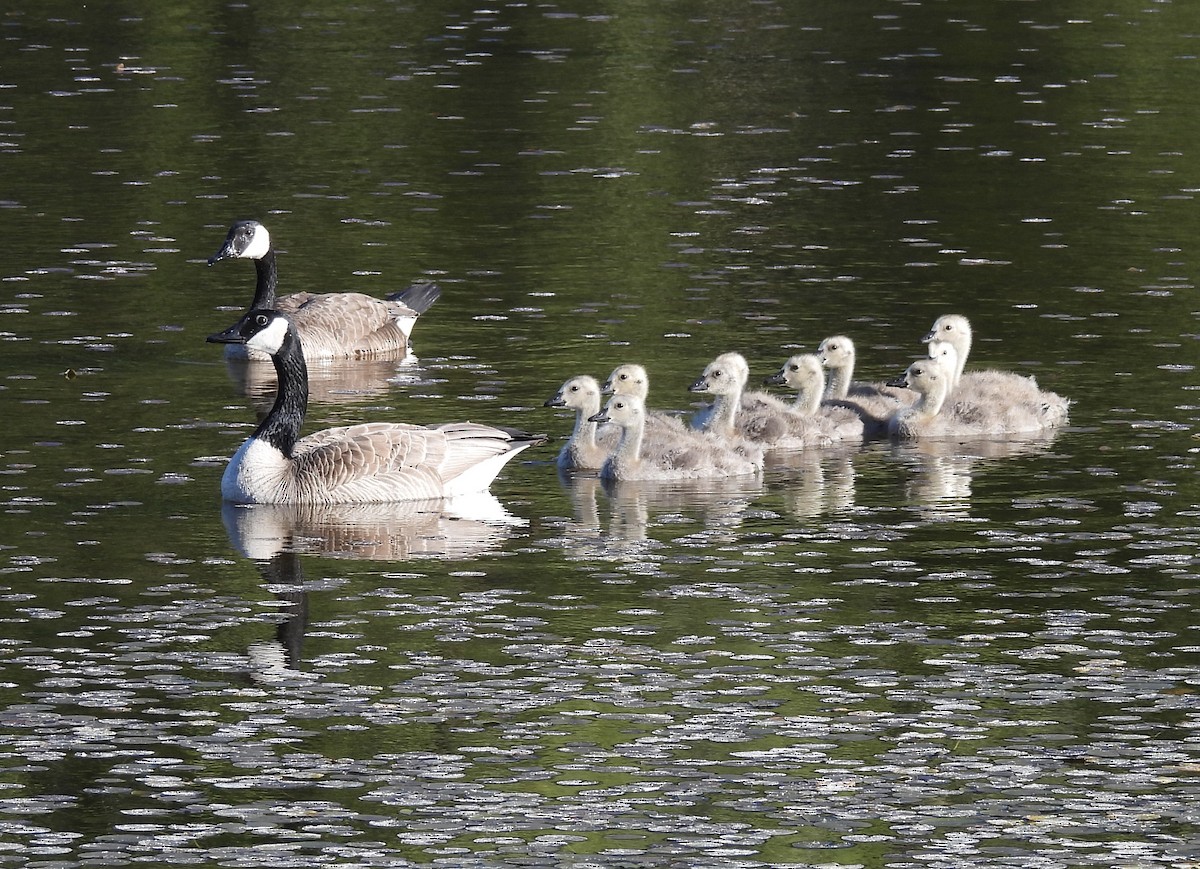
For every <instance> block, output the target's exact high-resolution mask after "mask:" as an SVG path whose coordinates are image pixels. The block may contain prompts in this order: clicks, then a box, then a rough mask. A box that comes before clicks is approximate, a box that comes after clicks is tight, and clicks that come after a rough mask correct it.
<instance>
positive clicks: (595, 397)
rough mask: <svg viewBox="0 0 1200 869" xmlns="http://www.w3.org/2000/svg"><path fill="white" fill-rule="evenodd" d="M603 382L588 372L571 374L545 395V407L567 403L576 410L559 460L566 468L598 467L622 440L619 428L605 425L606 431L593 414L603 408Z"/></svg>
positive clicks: (584, 468)
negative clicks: (595, 420) (598, 424)
mask: <svg viewBox="0 0 1200 869" xmlns="http://www.w3.org/2000/svg"><path fill="white" fill-rule="evenodd" d="M600 406H601V402H600V384H599V383H597V382H596V378H594V377H590V376H588V375H586V374H581V375H578V376H577V377H572V378H569V379H568V380H567V381H566V382H565V383H564V384H563V385H562V386H560V387H559V389H558V392H556V393H554V395H552V396H550V398H548V399H546V402H545V407H565V408H568V409H570V410H574V411H575V428H574V429H573V430H572V431H571V437H570V438H569V439H568V440H567V442H566V443H565V444H563V447H562V449H561V450H559V453H558V460H557V464H558V467H559V469H560V470H563V471H598V470H600V468H601V467H602V466H603V465H604V462H605V460H606V459H607V458H608V457H609V456H610V455H612V452H613V450H615V449H616V448H617V442H618V441H619V440H620V430H619V429H617V428H616V427H615V426H605V427H604V430H603V435H600V434H599V432H598V426H597V425H596V423H595V422H593V421H592V419H591V417H593V416H595V415H596V414H598V413H599V412H600Z"/></svg>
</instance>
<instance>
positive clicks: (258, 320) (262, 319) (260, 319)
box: [254, 314, 267, 326]
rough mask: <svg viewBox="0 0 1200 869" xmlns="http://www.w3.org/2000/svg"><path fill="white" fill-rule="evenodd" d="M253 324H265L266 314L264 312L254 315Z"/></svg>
mask: <svg viewBox="0 0 1200 869" xmlns="http://www.w3.org/2000/svg"><path fill="white" fill-rule="evenodd" d="M254 324H255V325H256V326H265V325H267V315H266V314H259V315H258V316H257V317H255V318H254Z"/></svg>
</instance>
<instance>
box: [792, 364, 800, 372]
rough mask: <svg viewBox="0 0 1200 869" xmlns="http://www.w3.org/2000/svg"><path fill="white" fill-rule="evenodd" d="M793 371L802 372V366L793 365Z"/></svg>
mask: <svg viewBox="0 0 1200 869" xmlns="http://www.w3.org/2000/svg"><path fill="white" fill-rule="evenodd" d="M791 370H792V371H799V370H800V366H799V365H792V366H791Z"/></svg>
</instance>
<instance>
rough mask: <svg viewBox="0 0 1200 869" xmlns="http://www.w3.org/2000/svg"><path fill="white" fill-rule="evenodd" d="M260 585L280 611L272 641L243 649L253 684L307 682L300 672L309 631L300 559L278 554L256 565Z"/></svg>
mask: <svg viewBox="0 0 1200 869" xmlns="http://www.w3.org/2000/svg"><path fill="white" fill-rule="evenodd" d="M257 565H258V570H259V573H260V574H262V579H263V585H264V586H266V587H267V588H268V589H271V590H272V591H273V593H274V594H275V597H276V600H278V602H279V604H280V607H279V608H278V610H277V612H278V613H279V616H280V619H279V622H278V624H276V626H275V637H274V639H273V640H260V641H259V642H256V643H251V644H250V646H249V647H248V648H247V649H246V657H247V658H248V659H249V663H250V668H249V671H248V673H247V675H248V676H249V678H250V680H251V681H253V682H263V683H278V682H288V681H292V680H295V679H296V678H307V674H302V673H301V672H300V661H301V651H302V649H303V647H304V633H305V631H306V630H308V592H307V591H306V590H305V589H304V574H303V571H302V569H301V566H300V556H299V555H297V554H296V553H295V552H286V551H281V552H277V553H275V554H273V555H272V556H271V557H270V558H267V559H264V560H261V561H258V562H257Z"/></svg>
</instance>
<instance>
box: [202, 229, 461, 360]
mask: <svg viewBox="0 0 1200 869" xmlns="http://www.w3.org/2000/svg"><path fill="white" fill-rule="evenodd" d="M229 258H237V259H252V260H254V267H255V271H256V273H257V275H258V280H257V283H256V285H255V288H254V301H253V302H251V304H250V310H252V311H253V310H256V309H263V308H275V309H277V310H279V311H282V312H283V313H285V314H287V315H288V316H289V317H291V318H292V324H293V325H294V326H295V327H296V331H297V333H298V334H299V335H300V338H301V340H302V341H303V342H304V353H305V356H306V357H307V359H308V361H310V362H313V361H316V360H319V359H339V358H340V359H345V358H358V357H364V356H365V357H379V356H386V357H388V358H395V357H403V356H404V355H405V354H406V353H408V350H409V335H410V334H411V333H412V329H413V325H414V324H415V323H416V321H417V317H419V316H420V315H421V314H423V313H424V312H425V311H426V310H428V308H429V306H430V305H432V304H433V303H434V302H436V301H437V299H438V296H440V295H441V290H440V289H439V288H438V286H437V285H436V284H432V283H423V284H413V285H412V286H411V287H409V288H408V289H406V290H402V291H400V292H398V293H394V294H392V295H390V296H388V297H387V298H384V299H377V298H375V297H374V296H368V295H365V294H363V293H293V294H291V295H288V296H283V297H280V298H278V299H277V298H276V295H275V289H276V284H277V282H278V270H277V268H276V265H275V249H274V248H273V247H272V246H271V235H270V233H268V232H267V228H266V227H265V226H263V225H262V224H261V223H259V222H258V221H257V220H239V221H237V222H235V223H234V224H233V226H231V227H230V228H229V234H228V235H227V236H226V237H225V242H224V244H222V245H221V249H220V250H219V251H217V252H216V253H215V254H213V255H212V256H211V257H209V259H208V264H209V265H212V264H213V263H216V262H219V261H220V260H223V259H229ZM225 352H226V355H227V356H232V357H242V358H245V357H249V358H251V359H262V360H265V359H266V358H267V356H266V355H265V354H262V353H258V352H257V351H255V350H254V349H253V348H249V347H247V346H244V345H237V344H231V345H229V346H228V347H227V348H226V351H225Z"/></svg>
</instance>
